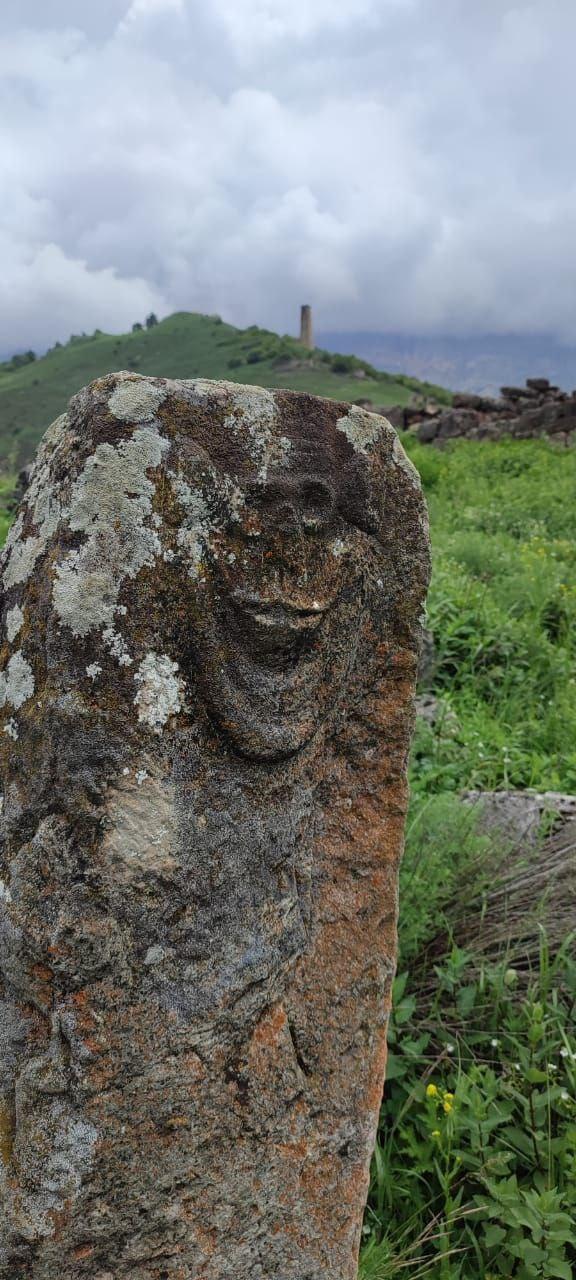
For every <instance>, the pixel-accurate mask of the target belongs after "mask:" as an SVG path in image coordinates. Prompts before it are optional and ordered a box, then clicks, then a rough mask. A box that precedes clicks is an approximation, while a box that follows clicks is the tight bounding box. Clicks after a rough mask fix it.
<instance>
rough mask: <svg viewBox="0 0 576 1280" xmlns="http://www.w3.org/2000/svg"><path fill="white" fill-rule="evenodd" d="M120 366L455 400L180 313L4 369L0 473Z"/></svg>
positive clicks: (79, 340)
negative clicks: (82, 393) (73, 399)
mask: <svg viewBox="0 0 576 1280" xmlns="http://www.w3.org/2000/svg"><path fill="white" fill-rule="evenodd" d="M294 365H296V366H297V367H293V366H294ZM117 369H133V370H135V371H136V372H137V373H142V374H152V375H156V376H159V377H165V378H194V377H203V378H229V379H230V380H231V381H233V382H248V383H250V382H256V383H258V384H259V385H260V386H264V387H272V386H274V387H289V388H292V389H293V390H296V391H310V392H313V393H314V394H315V395H326V396H332V397H333V398H334V399H335V400H349V401H353V400H356V399H358V398H359V397H366V398H367V399H370V400H372V401H373V402H374V404H384V405H385V404H406V403H407V402H408V401H409V399H410V397H411V396H412V394H413V392H414V391H420V392H424V393H426V394H433V395H435V396H436V397H437V398H440V399H443V400H449V399H450V396H449V393H448V392H446V391H444V390H443V389H442V388H440V387H430V386H429V385H428V384H424V383H420V382H418V381H417V380H416V379H414V378H408V377H406V378H404V377H400V376H398V377H392V376H391V375H390V374H387V373H379V372H377V371H376V370H375V369H372V368H371V366H370V365H368V364H366V362H365V361H363V360H358V359H357V358H356V357H355V356H342V357H339V358H338V357H335V356H333V355H331V354H330V353H329V352H322V351H319V350H316V351H314V352H311V351H307V350H306V349H305V348H304V347H302V346H300V344H299V343H298V342H296V341H295V339H294V338H290V337H287V336H285V337H280V336H279V335H278V334H276V333H270V332H269V331H268V330H265V329H258V328H257V327H256V326H254V327H252V328H250V329H235V328H234V327H233V326H232V325H228V324H224V323H223V322H222V321H221V320H220V319H219V318H218V317H217V316H203V315H198V314H195V313H192V312H178V313H177V314H175V315H172V316H169V317H168V318H167V319H166V320H163V321H162V322H161V323H160V324H157V325H154V327H153V328H150V329H146V328H144V329H139V330H138V331H137V332H135V333H128V334H105V333H96V334H94V335H92V336H91V337H86V336H81V337H75V338H72V339H71V340H70V342H68V343H67V344H66V346H61V347H56V348H54V349H53V350H52V351H50V352H49V353H48V354H47V355H46V356H44V357H43V358H42V359H41V360H34V361H32V362H31V363H29V364H23V365H18V367H17V368H13V366H12V363H11V362H8V363H5V364H3V365H0V468H1V467H3V468H4V470H5V471H7V472H8V471H15V470H18V468H19V467H20V466H22V465H23V464H24V463H26V462H29V461H30V459H31V457H32V455H33V453H34V450H35V448H36V445H37V443H38V440H39V438H40V436H41V434H42V432H43V431H44V429H45V427H46V426H47V425H48V423H49V422H52V421H53V420H54V418H56V417H57V416H58V414H60V413H62V411H63V410H64V408H65V407H66V404H67V402H68V400H69V398H70V396H71V395H73V394H74V392H75V391H78V389H79V388H80V387H83V386H85V385H86V383H88V382H91V381H92V379H93V378H98V377H100V376H101V375H102V374H104V373H109V372H111V371H113V370H117Z"/></svg>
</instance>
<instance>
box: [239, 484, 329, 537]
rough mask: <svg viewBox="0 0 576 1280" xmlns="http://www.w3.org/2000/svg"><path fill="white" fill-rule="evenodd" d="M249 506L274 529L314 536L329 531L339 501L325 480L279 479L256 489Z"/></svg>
mask: <svg viewBox="0 0 576 1280" xmlns="http://www.w3.org/2000/svg"><path fill="white" fill-rule="evenodd" d="M248 506H249V507H252V509H253V510H255V511H256V512H257V513H258V515H259V516H260V518H261V519H262V520H264V522H265V523H266V524H268V525H270V526H272V527H274V528H277V529H279V530H283V531H286V532H289V531H291V530H297V529H301V528H304V529H305V530H307V532H310V533H313V532H316V531H320V530H322V529H325V528H327V527H328V525H329V524H330V522H331V520H332V517H333V515H334V510H335V506H336V500H335V495H334V492H333V490H332V488H331V486H330V485H329V484H328V483H327V481H326V480H324V479H323V478H320V477H317V476H301V477H298V478H296V479H290V478H288V477H286V478H284V477H282V478H279V477H275V478H274V479H272V480H269V481H267V482H264V483H262V484H256V485H253V486H252V488H251V489H250V490H249V492H248Z"/></svg>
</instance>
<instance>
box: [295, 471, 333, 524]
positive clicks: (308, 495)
mask: <svg viewBox="0 0 576 1280" xmlns="http://www.w3.org/2000/svg"><path fill="white" fill-rule="evenodd" d="M300 499H301V510H302V523H303V525H304V528H305V529H309V530H311V531H315V530H318V529H326V528H327V527H328V525H329V524H330V521H331V520H332V517H333V515H334V508H335V500H334V494H333V492H332V490H331V488H330V486H329V485H328V484H326V482H325V481H324V480H304V481H303V483H302V485H301V490H300Z"/></svg>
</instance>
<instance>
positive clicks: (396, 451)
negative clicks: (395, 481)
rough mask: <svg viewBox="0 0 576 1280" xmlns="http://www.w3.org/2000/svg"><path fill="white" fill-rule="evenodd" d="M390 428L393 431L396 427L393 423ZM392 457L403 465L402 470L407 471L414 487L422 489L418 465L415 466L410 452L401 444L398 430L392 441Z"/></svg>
mask: <svg viewBox="0 0 576 1280" xmlns="http://www.w3.org/2000/svg"><path fill="white" fill-rule="evenodd" d="M389 425H390V424H389ZM390 430H391V431H393V430H394V428H393V427H392V426H391V425H390ZM392 457H393V458H394V461H395V463H396V464H397V466H399V467H401V468H402V471H404V472H405V473H406V475H407V476H408V479H409V481H410V483H411V484H412V485H413V486H414V488H415V489H420V488H421V483H420V476H419V474H418V472H417V470H416V467H415V466H414V463H413V462H411V461H410V458H409V457H408V454H407V453H406V452H405V451H404V449H403V448H402V445H401V444H400V441H399V439H398V436H397V435H396V432H394V439H393V441H392Z"/></svg>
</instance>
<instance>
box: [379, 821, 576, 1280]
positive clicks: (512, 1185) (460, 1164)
mask: <svg viewBox="0 0 576 1280" xmlns="http://www.w3.org/2000/svg"><path fill="white" fill-rule="evenodd" d="M485 854H486V837H481V836H479V835H478V834H477V832H476V830H475V827H474V821H473V818H472V817H471V816H470V815H469V814H465V815H464V816H463V815H462V806H461V805H460V803H459V802H458V800H457V799H456V798H455V797H445V796H444V797H438V798H435V799H434V800H428V801H423V800H422V799H416V801H415V803H414V806H413V816H412V820H411V823H410V826H409V832H408V840H407V851H406V857H405V861H404V867H403V871H402V887H401V902H402V910H401V916H400V921H401V947H400V965H399V974H400V976H399V977H398V978H397V979H396V983H395V990H394V1012H393V1015H392V1019H391V1025H390V1033H389V1061H388V1067H387V1083H386V1090H385V1097H384V1102H383V1106H382V1112H381V1121H380V1129H379V1135H378V1144H377V1147H376V1152H375V1156H374V1160H373V1165H372V1176H371V1187H370V1196H369V1202H368V1208H367V1212H366V1219H365V1226H364V1249H363V1253H362V1265H361V1269H360V1276H361V1280H376V1277H384V1276H390V1277H397V1278H398V1277H400V1276H401V1275H402V1276H403V1275H408V1276H419V1275H430V1276H432V1277H434V1280H478V1277H484V1278H487V1277H514V1278H515V1280H537V1277H546V1278H547V1277H550V1278H552V1277H560V1278H562V1277H569V1276H571V1275H572V1274H573V1272H572V1267H573V1266H574V1263H575V1262H576V1224H575V1222H574V1211H575V1209H576V1146H575V1143H576V1101H575V1095H576V1038H575V1037H574V1018H573V1015H574V1005H575V1002H576V966H575V964H574V956H573V944H574V939H568V940H567V941H566V943H565V945H564V947H563V948H562V950H561V951H560V953H559V954H558V955H557V956H556V957H555V959H554V960H553V961H550V959H549V957H548V954H547V949H546V946H545V942H544V941H543V942H542V946H541V950H540V956H539V957H538V960H537V963H535V965H534V972H533V974H532V976H531V978H530V980H529V982H528V985H523V984H522V983H521V982H519V980H518V979H519V975H518V974H517V972H516V971H515V970H513V969H511V968H510V966H509V964H508V961H507V958H506V956H505V955H503V956H502V957H501V959H500V960H499V961H497V962H496V963H493V964H492V965H487V964H483V963H480V964H479V963H478V959H477V957H476V958H475V957H474V956H473V955H472V954H471V953H470V952H467V951H465V950H463V949H461V948H458V947H456V946H454V945H450V944H448V947H447V949H446V951H445V953H444V954H442V955H440V956H436V957H435V960H434V959H433V957H432V956H431V953H430V947H431V944H432V941H433V939H434V938H435V937H436V935H437V930H438V925H439V921H440V920H441V919H442V915H443V913H444V912H446V911H448V910H449V904H450V901H451V898H452V895H453V890H454V886H455V884H456V883H457V882H459V881H460V882H461V883H465V882H466V881H476V884H477V887H480V886H481V883H482V877H483V874H484V871H483V866H484V862H485ZM446 924H447V926H448V930H449V925H450V921H449V918H447V919H446ZM431 967H432V968H433V972H434V975H435V981H434V982H433V983H431V982H430V969H431ZM429 991H432V992H433V994H432V995H431V996H429V995H427V994H426V993H427V992H429ZM423 992H424V993H425V994H424V997H423V994H422V993H423Z"/></svg>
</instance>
